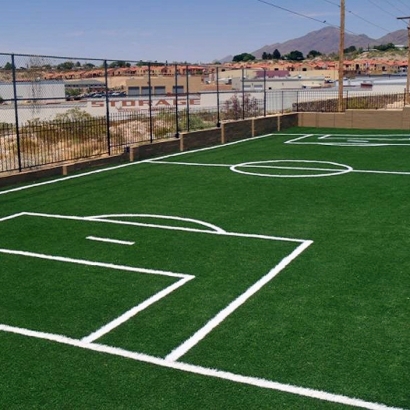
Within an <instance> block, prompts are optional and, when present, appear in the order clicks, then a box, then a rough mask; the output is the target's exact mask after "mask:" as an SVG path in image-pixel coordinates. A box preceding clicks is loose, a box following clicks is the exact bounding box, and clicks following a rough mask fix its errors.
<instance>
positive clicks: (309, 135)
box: [285, 134, 315, 144]
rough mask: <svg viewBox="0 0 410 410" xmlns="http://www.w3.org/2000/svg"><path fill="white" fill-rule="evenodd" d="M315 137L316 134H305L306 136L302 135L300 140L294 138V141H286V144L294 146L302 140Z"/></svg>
mask: <svg viewBox="0 0 410 410" xmlns="http://www.w3.org/2000/svg"><path fill="white" fill-rule="evenodd" d="M298 135H300V134H298ZM314 135H315V134H304V135H301V136H300V137H298V138H294V139H292V140H288V141H285V144H294V143H296V141H300V140H303V139H306V138H309V137H313V136H314ZM307 144H309V143H307Z"/></svg>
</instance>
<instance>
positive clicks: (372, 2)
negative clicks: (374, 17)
mask: <svg viewBox="0 0 410 410" xmlns="http://www.w3.org/2000/svg"><path fill="white" fill-rule="evenodd" d="M367 1H368V2H369V3H371V4H373V6H375V7H377V8H378V9H380V10H381V11H383V12H384V13H387V14H390V16H393V17H394V18H396V16H395V15H394V14H392V13H390V12H389V11H387V10H385V9H383V8H382V7H380V6H379V5H378V4H376V3H375V2H374V1H372V0H367Z"/></svg>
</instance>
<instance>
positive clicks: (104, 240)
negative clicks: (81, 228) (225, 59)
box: [86, 236, 135, 246]
mask: <svg viewBox="0 0 410 410" xmlns="http://www.w3.org/2000/svg"><path fill="white" fill-rule="evenodd" d="M86 239H88V240H90V241H97V242H107V243H114V244H117V245H128V246H132V245H135V242H131V241H122V240H119V239H111V238H100V237H98V236H87V237H86Z"/></svg>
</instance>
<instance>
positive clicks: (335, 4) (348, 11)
mask: <svg viewBox="0 0 410 410" xmlns="http://www.w3.org/2000/svg"><path fill="white" fill-rule="evenodd" d="M323 1H325V2H326V3H329V4H333V5H334V6H337V7H339V9H340V4H337V3H334V2H333V1H330V0H323ZM385 1H386V2H387V3H388V0H385ZM346 12H347V13H349V14H351V15H352V16H355V17H357V18H358V19H360V20H362V21H364V22H365V23H367V24H370V25H372V26H374V27H377V28H380V29H382V30H383V31H385V32H386V33H390V31H391V30H387V29H386V28H384V27H382V26H379V25H378V24H375V23H373V22H371V21H370V20H367V19H365V18H364V17H362V16H360V15H359V14H357V13H354V12H353V11H351V10H346Z"/></svg>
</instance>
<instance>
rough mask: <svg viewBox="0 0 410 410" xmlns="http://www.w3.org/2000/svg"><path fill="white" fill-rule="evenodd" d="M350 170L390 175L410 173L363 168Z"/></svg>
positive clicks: (408, 173)
mask: <svg viewBox="0 0 410 410" xmlns="http://www.w3.org/2000/svg"><path fill="white" fill-rule="evenodd" d="M352 172H359V173H362V174H392V175H410V172H407V171H371V170H364V169H355V170H353V171H352Z"/></svg>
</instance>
